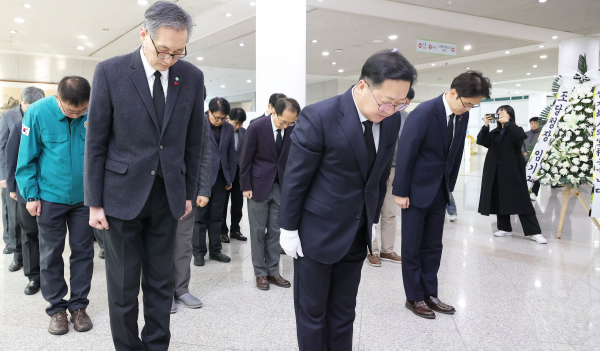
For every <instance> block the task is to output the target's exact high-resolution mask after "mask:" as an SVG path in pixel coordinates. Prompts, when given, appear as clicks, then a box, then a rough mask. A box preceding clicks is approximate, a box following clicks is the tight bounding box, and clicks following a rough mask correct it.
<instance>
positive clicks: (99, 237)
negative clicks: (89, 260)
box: [94, 228, 105, 250]
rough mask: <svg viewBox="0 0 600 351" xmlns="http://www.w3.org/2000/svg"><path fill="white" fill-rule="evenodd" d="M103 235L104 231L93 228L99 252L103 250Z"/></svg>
mask: <svg viewBox="0 0 600 351" xmlns="http://www.w3.org/2000/svg"><path fill="white" fill-rule="evenodd" d="M104 235H105V234H104V230H100V229H96V228H94V236H95V237H96V241H97V242H98V246H99V247H100V250H104Z"/></svg>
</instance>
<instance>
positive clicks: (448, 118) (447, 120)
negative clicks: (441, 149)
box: [442, 93, 458, 145]
mask: <svg viewBox="0 0 600 351" xmlns="http://www.w3.org/2000/svg"><path fill="white" fill-rule="evenodd" d="M446 94H447V93H444V97H443V98H442V101H444V108H445V109H446V127H447V126H448V123H450V115H451V114H453V113H454V112H452V109H450V105H448V101H446ZM456 117H458V116H454V126H453V130H452V135H454V132H456ZM452 140H454V138H453V139H452ZM450 145H452V144H450Z"/></svg>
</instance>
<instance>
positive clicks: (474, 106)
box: [458, 95, 481, 108]
mask: <svg viewBox="0 0 600 351" xmlns="http://www.w3.org/2000/svg"><path fill="white" fill-rule="evenodd" d="M458 98H459V99H460V103H461V104H462V105H463V107H464V108H477V107H479V106H481V105H480V104H477V105H469V106H465V103H464V102H463V101H462V98H461V97H460V95H459V96H458Z"/></svg>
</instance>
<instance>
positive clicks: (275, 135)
mask: <svg viewBox="0 0 600 351" xmlns="http://www.w3.org/2000/svg"><path fill="white" fill-rule="evenodd" d="M269 118H270V119H271V127H273V140H274V141H275V142H277V127H276V126H275V122H273V118H274V117H273V115H271V116H269ZM281 132H282V133H281V137H282V138H283V134H284V132H285V130H283V129H282V130H281Z"/></svg>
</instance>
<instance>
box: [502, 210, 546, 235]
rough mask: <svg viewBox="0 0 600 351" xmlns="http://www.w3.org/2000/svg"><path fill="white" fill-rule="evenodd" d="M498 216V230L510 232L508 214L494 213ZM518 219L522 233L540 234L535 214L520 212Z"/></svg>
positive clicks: (540, 230)
mask: <svg viewBox="0 0 600 351" xmlns="http://www.w3.org/2000/svg"><path fill="white" fill-rule="evenodd" d="M496 217H497V218H498V230H504V231H505V232H512V225H511V224H510V215H501V214H499V215H496ZM519 220H520V221H521V226H522V227H523V233H524V234H525V235H526V236H529V235H535V234H542V228H540V223H539V222H538V220H537V217H536V215H535V214H520V215H519Z"/></svg>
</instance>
